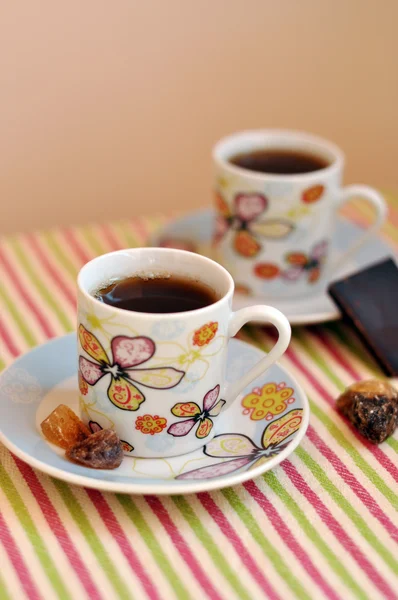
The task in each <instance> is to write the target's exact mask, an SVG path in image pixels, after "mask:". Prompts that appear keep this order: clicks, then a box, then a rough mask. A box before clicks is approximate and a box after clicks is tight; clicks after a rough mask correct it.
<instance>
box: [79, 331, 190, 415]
mask: <svg viewBox="0 0 398 600" xmlns="http://www.w3.org/2000/svg"><path fill="white" fill-rule="evenodd" d="M79 341H80V344H81V347H82V348H83V350H84V352H86V353H87V354H88V355H89V356H90V358H92V359H93V360H89V359H88V358H86V357H85V356H79V371H80V373H81V376H82V378H83V380H84V381H85V382H86V383H88V385H89V386H94V385H96V384H97V383H98V381H99V380H100V379H102V378H103V377H109V376H110V383H109V387H108V398H109V400H110V401H111V402H112V404H114V405H115V406H117V407H118V408H121V409H122V410H137V409H138V408H139V406H140V404H141V403H142V402H144V401H145V396H144V394H143V393H142V392H141V390H140V389H139V388H138V387H137V385H140V386H144V387H147V388H152V389H156V390H166V389H170V388H173V387H175V386H177V385H178V384H179V383H180V381H181V379H182V378H183V377H184V375H185V371H181V370H179V369H175V368H174V367H165V366H161V367H155V368H154V367H152V368H151V367H142V366H141V365H143V364H144V363H146V362H147V361H149V359H150V358H152V357H153V356H154V354H155V352H156V344H155V342H154V341H153V340H151V338H149V337H145V336H142V335H141V336H135V337H127V336H124V335H118V336H116V337H114V338H113V339H112V341H111V358H109V356H108V354H107V353H106V352H105V350H104V348H103V346H102V345H101V343H100V342H99V340H98V339H97V338H96V337H95V335H94V334H93V333H91V332H90V331H88V330H87V329H86V328H85V327H84V326H83V325H79ZM136 384H137V385H136Z"/></svg>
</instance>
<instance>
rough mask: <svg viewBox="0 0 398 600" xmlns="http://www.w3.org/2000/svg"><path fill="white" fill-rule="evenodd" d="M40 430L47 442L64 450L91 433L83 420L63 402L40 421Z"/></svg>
mask: <svg viewBox="0 0 398 600" xmlns="http://www.w3.org/2000/svg"><path fill="white" fill-rule="evenodd" d="M41 430H42V432H43V435H44V436H45V437H46V438H47V440H48V441H49V442H51V443H52V444H55V445H56V446H60V448H64V449H65V450H67V449H68V448H69V447H70V446H73V445H74V444H76V443H77V442H81V441H82V440H84V439H86V438H87V437H88V436H89V435H90V434H91V431H90V430H89V429H88V427H86V425H85V424H84V423H83V421H81V420H80V419H79V417H78V416H77V415H76V414H75V413H74V412H73V410H72V409H70V408H69V407H68V406H65V404H60V405H59V406H57V408H56V409H55V410H53V412H52V413H51V414H50V415H48V417H47V418H46V419H44V421H43V422H42V423H41Z"/></svg>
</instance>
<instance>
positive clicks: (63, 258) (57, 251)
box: [41, 231, 78, 281]
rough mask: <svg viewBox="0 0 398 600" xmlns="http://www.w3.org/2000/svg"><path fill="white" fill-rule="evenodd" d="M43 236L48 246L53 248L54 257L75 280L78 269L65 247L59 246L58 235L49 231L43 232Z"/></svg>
mask: <svg viewBox="0 0 398 600" xmlns="http://www.w3.org/2000/svg"><path fill="white" fill-rule="evenodd" d="M41 237H42V239H43V240H44V241H45V243H46V244H47V246H48V248H49V249H50V250H51V252H52V254H53V255H54V257H55V258H56V259H57V260H58V262H59V263H60V264H61V265H62V267H63V268H64V269H65V271H66V272H67V273H68V274H69V275H70V276H71V278H72V280H73V281H75V280H76V275H77V271H78V270H77V268H76V267H75V265H74V264H73V262H72V261H71V260H70V259H69V258H68V256H67V254H66V252H65V249H63V248H61V247H60V246H59V243H58V240H57V238H56V235H55V234H54V233H52V232H50V231H49V232H47V233H43V234H42V236H41Z"/></svg>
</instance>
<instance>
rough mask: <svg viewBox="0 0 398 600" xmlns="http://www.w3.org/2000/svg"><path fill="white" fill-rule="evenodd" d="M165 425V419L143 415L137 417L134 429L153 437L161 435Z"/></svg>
mask: <svg viewBox="0 0 398 600" xmlns="http://www.w3.org/2000/svg"><path fill="white" fill-rule="evenodd" d="M166 425H167V419H164V418H163V417H159V415H154V416H152V415H143V416H142V417H137V419H136V421H135V428H136V429H138V431H141V433H145V434H149V435H155V434H156V433H161V432H162V431H163V429H164V428H165V427H166Z"/></svg>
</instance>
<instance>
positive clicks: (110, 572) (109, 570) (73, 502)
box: [51, 478, 132, 600]
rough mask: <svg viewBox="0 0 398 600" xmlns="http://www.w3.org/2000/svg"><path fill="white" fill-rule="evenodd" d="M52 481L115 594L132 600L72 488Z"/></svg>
mask: <svg viewBox="0 0 398 600" xmlns="http://www.w3.org/2000/svg"><path fill="white" fill-rule="evenodd" d="M51 480H52V482H53V484H54V486H55V488H56V489H57V491H58V493H59V495H60V496H61V498H62V499H63V501H64V503H65V506H66V507H67V509H68V511H69V513H70V514H71V516H72V518H73V520H74V521H75V523H76V525H77V526H78V528H79V529H80V531H81V533H82V534H83V536H84V538H85V540H86V542H87V544H88V545H89V546H90V548H91V550H92V552H93V554H94V556H95V557H96V559H97V561H98V563H99V565H100V566H101V568H102V570H103V571H104V573H105V574H106V576H107V578H108V580H109V582H110V583H111V584H112V586H113V588H114V590H115V592H116V593H117V595H118V596H119V598H123V599H124V598H126V599H127V600H131V598H132V595H131V593H130V592H129V590H128V588H127V586H126V584H125V582H124V581H123V580H122V578H121V577H120V575H119V572H118V571H117V570H116V568H115V566H114V564H113V563H112V561H111V560H110V558H109V555H108V553H107V551H106V550H105V548H104V546H103V544H102V542H101V540H100V538H99V536H98V535H97V534H96V532H95V530H94V528H93V526H92V525H91V523H90V521H89V519H88V517H87V516H86V514H85V512H84V510H83V508H82V507H81V506H80V503H79V501H78V500H77V499H76V498H75V496H74V495H73V493H72V491H71V489H70V487H69V486H68V485H67V484H66V483H64V482H62V481H59V480H58V479H53V478H52V479H51Z"/></svg>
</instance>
